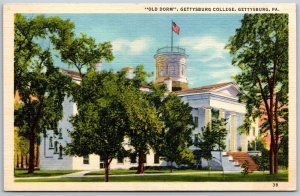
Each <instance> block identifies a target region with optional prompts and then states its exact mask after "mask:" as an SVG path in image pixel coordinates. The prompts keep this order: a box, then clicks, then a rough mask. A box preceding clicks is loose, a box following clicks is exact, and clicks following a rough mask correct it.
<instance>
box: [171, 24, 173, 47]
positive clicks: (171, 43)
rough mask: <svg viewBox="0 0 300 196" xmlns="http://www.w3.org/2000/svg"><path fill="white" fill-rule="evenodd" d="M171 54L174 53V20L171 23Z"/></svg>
mask: <svg viewBox="0 0 300 196" xmlns="http://www.w3.org/2000/svg"><path fill="white" fill-rule="evenodd" d="M171 52H173V20H172V21H171Z"/></svg>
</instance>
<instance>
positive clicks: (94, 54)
mask: <svg viewBox="0 0 300 196" xmlns="http://www.w3.org/2000/svg"><path fill="white" fill-rule="evenodd" d="M60 54H61V58H62V61H63V62H64V63H67V64H68V65H70V66H74V67H75V68H76V69H77V70H78V72H79V74H80V76H81V77H82V76H83V71H88V70H89V69H95V68H96V64H97V63H99V62H101V61H102V60H106V61H108V62H109V61H112V60H113V58H114V57H113V54H112V45H111V44H110V42H104V43H99V44H96V42H95V39H94V38H91V37H88V36H87V35H85V34H81V35H80V37H78V38H73V39H72V40H71V41H70V42H68V43H67V44H65V45H64V47H63V48H62V49H61V50H60Z"/></svg>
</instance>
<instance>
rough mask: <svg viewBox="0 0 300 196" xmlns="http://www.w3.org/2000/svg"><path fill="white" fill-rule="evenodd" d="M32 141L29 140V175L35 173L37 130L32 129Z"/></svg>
mask: <svg viewBox="0 0 300 196" xmlns="http://www.w3.org/2000/svg"><path fill="white" fill-rule="evenodd" d="M30 132H31V133H30V139H29V167H28V173H29V174H33V172H34V162H35V158H34V144H35V129H34V128H32V129H31V131H30Z"/></svg>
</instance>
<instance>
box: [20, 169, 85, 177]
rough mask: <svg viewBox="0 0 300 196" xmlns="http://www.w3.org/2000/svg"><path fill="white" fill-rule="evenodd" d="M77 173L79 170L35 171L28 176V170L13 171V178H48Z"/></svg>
mask: <svg viewBox="0 0 300 196" xmlns="http://www.w3.org/2000/svg"><path fill="white" fill-rule="evenodd" d="M74 172H79V170H36V171H34V173H33V174H28V170H15V177H18V178H19V177H24V178H25V177H49V176H60V175H65V174H70V173H74Z"/></svg>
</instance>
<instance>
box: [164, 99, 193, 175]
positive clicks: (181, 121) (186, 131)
mask: <svg viewBox="0 0 300 196" xmlns="http://www.w3.org/2000/svg"><path fill="white" fill-rule="evenodd" d="M159 110H160V118H161V119H162V121H163V122H164V132H163V136H162V138H163V140H162V142H161V145H160V147H159V149H160V151H161V152H160V154H161V155H163V156H164V157H165V158H166V160H167V161H169V162H171V168H170V171H171V173H172V168H173V163H174V162H175V163H177V164H188V163H191V162H193V161H194V155H193V153H192V152H191V151H190V149H188V147H189V146H190V145H191V144H192V141H191V134H192V131H193V129H194V122H193V116H192V115H191V111H192V108H191V107H190V106H189V105H188V103H184V102H183V101H182V100H181V98H180V97H178V96H176V95H175V94H174V93H170V94H169V95H167V96H166V97H165V98H164V99H163V101H162V105H161V107H160V108H159Z"/></svg>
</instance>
